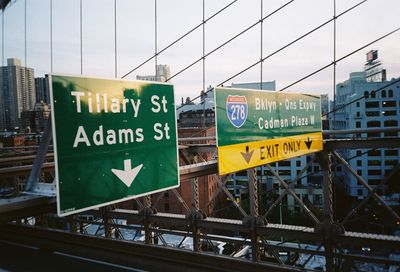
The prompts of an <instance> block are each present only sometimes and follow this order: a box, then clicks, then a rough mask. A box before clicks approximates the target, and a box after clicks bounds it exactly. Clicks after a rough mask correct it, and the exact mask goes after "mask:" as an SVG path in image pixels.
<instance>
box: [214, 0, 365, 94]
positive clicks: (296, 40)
mask: <svg viewBox="0 0 400 272" xmlns="http://www.w3.org/2000/svg"><path fill="white" fill-rule="evenodd" d="M367 1H368V0H363V1H361V2H359V3H357V4H355V5H354V6H352V7H350V8H348V9H347V10H345V11H343V12H342V13H340V14H339V15H337V16H336V18H339V17H341V16H343V15H344V14H346V13H348V12H350V11H351V10H353V9H355V8H357V7H358V6H360V5H361V4H363V3H365V2H367ZM333 20H335V19H334V18H331V19H329V20H327V21H325V22H324V23H322V24H320V25H319V26H317V27H315V28H313V29H312V30H310V31H308V32H307V33H305V34H303V35H301V36H300V37H298V38H296V39H294V40H293V41H291V42H289V43H287V44H286V45H284V46H282V47H281V48H279V49H277V50H276V51H274V52H272V53H271V54H269V55H267V56H265V57H264V58H263V59H262V60H259V61H257V62H255V63H253V64H251V65H250V66H248V67H246V68H244V69H243V70H241V71H240V72H238V73H236V74H235V75H233V76H231V77H229V78H228V79H226V80H224V81H223V82H221V83H219V84H218V85H216V86H217V87H218V86H222V85H223V84H225V83H226V82H228V81H230V80H232V79H233V78H235V77H237V76H239V75H241V74H243V73H244V72H246V71H248V70H250V69H251V68H253V67H254V66H256V65H258V64H259V63H260V62H264V61H265V60H267V59H269V58H270V57H272V56H274V55H276V54H278V53H279V52H281V51H283V50H284V49H286V48H288V47H289V46H291V45H293V44H295V43H297V42H298V41H300V40H302V39H304V38H305V37H307V36H309V35H310V34H312V33H313V32H315V31H317V30H319V29H320V28H322V27H324V26H326V25H327V24H329V23H330V22H332V21H333Z"/></svg>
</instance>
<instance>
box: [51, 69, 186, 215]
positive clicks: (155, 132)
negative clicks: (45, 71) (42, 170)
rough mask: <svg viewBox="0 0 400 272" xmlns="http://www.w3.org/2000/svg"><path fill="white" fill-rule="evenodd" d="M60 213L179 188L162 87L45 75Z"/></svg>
mask: <svg viewBox="0 0 400 272" xmlns="http://www.w3.org/2000/svg"><path fill="white" fill-rule="evenodd" d="M50 96H51V107H52V114H51V117H52V123H53V143H54V151H55V164H56V168H55V169H56V181H57V210H58V214H59V215H60V216H65V215H70V214H74V213H78V212H82V211H85V210H89V209H93V208H97V207H101V206H105V205H109V204H113V203H117V202H121V201H125V200H129V199H132V198H136V197H139V196H143V195H147V194H150V193H155V192H159V191H163V190H168V189H171V188H175V187H178V186H179V169H178V167H179V165H178V145H177V126H176V116H175V103H174V89H173V86H172V85H170V84H164V83H158V82H144V81H128V80H117V79H102V78H89V77H80V76H76V77H75V76H65V75H55V74H53V75H50Z"/></svg>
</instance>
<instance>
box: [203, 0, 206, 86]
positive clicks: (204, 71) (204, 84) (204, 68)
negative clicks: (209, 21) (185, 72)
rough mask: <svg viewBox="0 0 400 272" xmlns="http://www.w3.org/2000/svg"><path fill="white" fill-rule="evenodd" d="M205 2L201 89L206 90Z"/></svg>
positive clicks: (204, 7) (204, 8) (204, 5)
mask: <svg viewBox="0 0 400 272" xmlns="http://www.w3.org/2000/svg"><path fill="white" fill-rule="evenodd" d="M205 16H206V4H205V0H203V91H204V92H205V91H206V59H205V54H206V21H205V19H206V17H205Z"/></svg>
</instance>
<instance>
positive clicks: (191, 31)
mask: <svg viewBox="0 0 400 272" xmlns="http://www.w3.org/2000/svg"><path fill="white" fill-rule="evenodd" d="M237 1H238V0H234V1H232V2H230V3H229V4H228V5H226V6H224V7H223V8H222V9H220V10H218V11H217V12H215V13H214V14H213V15H211V16H210V17H208V18H207V19H206V20H205V21H204V22H201V23H200V24H198V25H197V26H195V27H193V28H192V29H191V30H189V31H187V32H186V33H184V34H183V35H182V36H180V37H179V38H177V39H176V40H174V41H173V42H172V43H170V44H169V45H167V46H166V47H164V48H163V49H161V50H160V51H158V54H157V55H160V54H161V53H163V52H164V51H166V50H167V49H169V48H171V47H172V46H173V45H175V44H176V43H178V42H179V41H181V40H183V39H184V38H185V37H187V36H188V35H189V34H191V33H193V32H194V31H195V30H197V29H198V28H199V27H201V26H202V25H203V24H205V23H207V22H208V21H210V20H211V19H213V18H214V17H216V16H217V15H219V14H220V13H221V12H223V11H224V10H226V9H227V8H229V7H230V6H232V5H233V4H234V3H236V2H237ZM155 57H156V55H153V56H151V57H149V58H148V59H146V60H145V61H143V62H142V63H141V64H139V65H138V66H136V67H135V68H133V69H132V70H130V71H129V72H128V73H126V74H125V75H123V76H122V77H121V78H125V77H127V76H129V75H130V74H131V73H133V72H134V71H136V70H137V69H139V68H140V67H142V66H143V65H145V64H146V63H148V62H149V61H151V60H152V59H153V58H155Z"/></svg>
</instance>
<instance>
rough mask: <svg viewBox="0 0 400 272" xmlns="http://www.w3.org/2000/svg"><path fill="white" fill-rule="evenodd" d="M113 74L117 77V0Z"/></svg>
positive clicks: (115, 3) (115, 1) (115, 2)
mask: <svg viewBox="0 0 400 272" xmlns="http://www.w3.org/2000/svg"><path fill="white" fill-rule="evenodd" d="M114 61H115V62H114V65H115V67H114V68H115V73H114V76H115V78H117V73H118V71H117V0H114Z"/></svg>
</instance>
